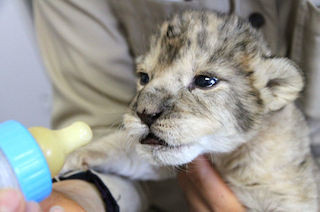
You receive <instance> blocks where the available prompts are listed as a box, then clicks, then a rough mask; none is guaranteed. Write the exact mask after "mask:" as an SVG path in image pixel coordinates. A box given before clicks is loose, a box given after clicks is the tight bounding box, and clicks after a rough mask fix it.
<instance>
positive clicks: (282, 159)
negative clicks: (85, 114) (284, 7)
mask: <svg viewBox="0 0 320 212" xmlns="http://www.w3.org/2000/svg"><path fill="white" fill-rule="evenodd" d="M150 46H151V47H150V50H149V51H148V52H147V53H146V54H145V55H144V56H142V57H140V58H139V59H138V60H137V72H138V74H139V76H140V80H139V82H138V85H137V95H136V96H135V98H134V99H133V101H132V103H131V106H130V111H129V112H128V113H127V114H126V115H125V117H124V122H123V125H124V127H123V129H120V130H119V131H117V132H115V133H114V134H112V135H109V136H107V137H105V138H103V139H101V140H99V141H96V142H93V143H91V144H89V145H88V146H86V147H85V148H83V149H81V150H79V151H78V152H76V153H74V154H73V155H72V156H71V157H70V160H69V161H68V163H67V164H66V166H65V170H67V169H72V168H81V167H87V166H89V167H92V168H98V169H100V170H102V171H105V172H112V173H117V174H120V175H125V176H129V177H131V178H134V179H161V178H165V177H167V176H168V175H170V170H171V171H172V170H173V169H172V168H171V169H168V168H166V167H168V166H177V165H181V164H186V163H189V162H190V161H192V160H193V159H194V158H195V157H197V156H198V155H200V154H204V153H207V154H210V155H211V159H212V163H214V165H215V167H216V169H217V170H218V171H219V173H220V174H221V176H222V177H223V178H224V180H225V182H226V183H227V184H228V185H229V186H230V188H231V189H232V190H233V192H234V193H235V194H236V196H237V197H238V198H239V200H240V201H241V202H242V204H243V205H244V206H245V207H246V208H247V209H248V210H249V211H317V210H318V202H319V201H318V191H317V189H318V188H317V182H316V174H318V173H317V172H316V166H315V164H314V162H313V159H312V157H311V154H310V147H309V138H308V129H307V126H306V122H305V119H304V117H303V115H302V114H301V112H300V111H299V110H298V109H297V108H296V106H295V104H294V101H295V99H296V98H297V97H298V95H299V92H300V91H301V90H302V88H303V78H302V76H301V75H302V73H301V71H300V70H299V69H298V67H297V66H296V65H295V64H294V63H293V62H292V61H290V60H289V59H286V58H279V57H274V56H273V55H272V53H271V52H270V50H269V49H268V47H267V45H266V43H265V41H264V40H263V38H262V35H261V34H260V33H259V32H258V31H256V30H255V29H253V28H251V26H250V25H249V23H247V22H246V21H244V20H242V19H240V18H238V17H236V16H227V15H222V14H216V13H213V12H204V11H202V12H197V11H189V12H185V13H183V14H182V15H177V16H175V17H174V18H172V19H171V20H169V21H166V22H165V23H164V24H163V25H162V26H161V29H160V32H159V33H158V34H156V35H155V36H154V37H153V38H152V42H151V45H150Z"/></svg>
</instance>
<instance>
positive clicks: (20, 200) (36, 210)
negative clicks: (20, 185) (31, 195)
mask: <svg viewBox="0 0 320 212" xmlns="http://www.w3.org/2000/svg"><path fill="white" fill-rule="evenodd" d="M0 212H41V209H40V206H39V204H38V203H36V202H27V201H25V199H24V197H23V195H22V193H21V192H20V191H18V190H14V189H1V190H0Z"/></svg>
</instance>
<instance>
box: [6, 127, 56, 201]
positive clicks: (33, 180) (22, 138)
mask: <svg viewBox="0 0 320 212" xmlns="http://www.w3.org/2000/svg"><path fill="white" fill-rule="evenodd" d="M0 148H1V150H2V152H3V153H4V155H5V156H6V158H7V160H8V162H9V163H10V165H11V167H12V169H13V171H14V173H15V174H16V177H17V180H18V182H19V185H20V189H21V191H22V193H23V194H24V196H25V198H26V200H28V201H37V202H40V201H42V200H43V199H45V198H46V197H48V196H49V195H50V193H51V190H52V182H51V174H50V171H49V167H48V164H47V161H46V159H45V157H44V155H43V154H42V151H41V149H40V147H39V145H38V143H37V142H36V141H35V139H34V138H33V137H32V135H31V134H30V133H29V131H28V130H27V129H26V128H25V127H24V126H22V125H21V124H20V123H19V122H16V121H6V122H4V123H1V124H0ZM1 171H5V170H1Z"/></svg>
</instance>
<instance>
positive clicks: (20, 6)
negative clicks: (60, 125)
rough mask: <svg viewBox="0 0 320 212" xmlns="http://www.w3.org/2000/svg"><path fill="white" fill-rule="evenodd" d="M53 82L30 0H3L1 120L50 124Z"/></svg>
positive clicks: (0, 18)
mask: <svg viewBox="0 0 320 212" xmlns="http://www.w3.org/2000/svg"><path fill="white" fill-rule="evenodd" d="M50 111H51V86H50V82H49V78H48V76H46V73H45V71H44V66H43V64H42V61H41V57H40V53H39V49H38V48H37V43H36V37H35V32H34V28H33V23H32V16H31V5H30V2H29V1H27V0H0V122H3V121H5V120H9V119H14V120H17V121H19V122H21V123H22V124H24V125H25V126H26V127H30V126H39V125H41V126H46V127H48V126H49V122H50Z"/></svg>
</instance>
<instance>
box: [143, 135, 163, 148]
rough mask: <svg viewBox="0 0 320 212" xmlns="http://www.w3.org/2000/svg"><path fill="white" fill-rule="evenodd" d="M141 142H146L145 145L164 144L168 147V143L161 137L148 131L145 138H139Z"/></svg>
mask: <svg viewBox="0 0 320 212" xmlns="http://www.w3.org/2000/svg"><path fill="white" fill-rule="evenodd" d="M140 143H141V144H147V145H154V146H165V147H168V146H169V144H168V143H167V142H165V141H164V140H162V139H161V138H159V137H157V136H156V135H155V134H153V133H149V134H148V135H147V136H146V137H145V138H143V139H142V140H140Z"/></svg>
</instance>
